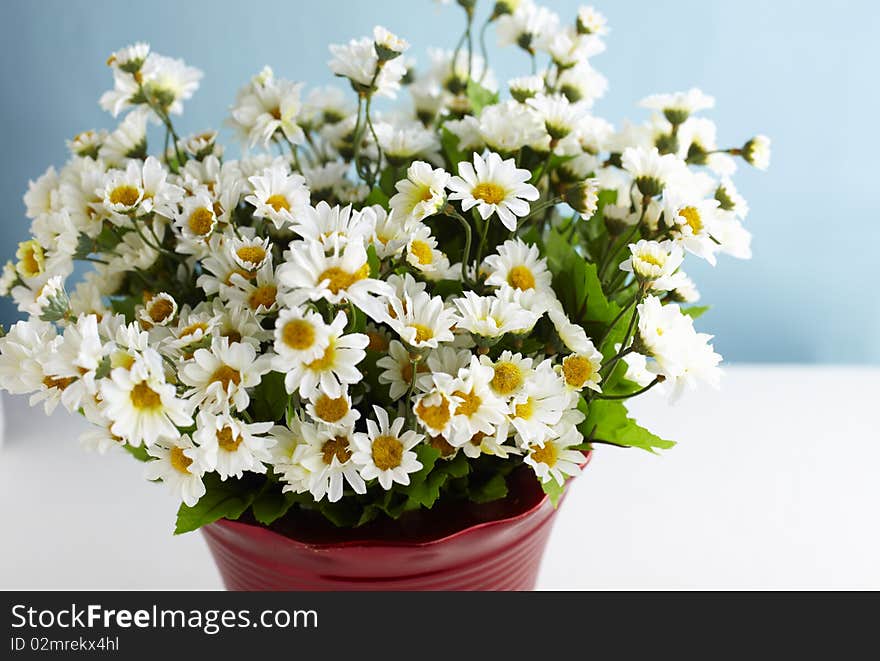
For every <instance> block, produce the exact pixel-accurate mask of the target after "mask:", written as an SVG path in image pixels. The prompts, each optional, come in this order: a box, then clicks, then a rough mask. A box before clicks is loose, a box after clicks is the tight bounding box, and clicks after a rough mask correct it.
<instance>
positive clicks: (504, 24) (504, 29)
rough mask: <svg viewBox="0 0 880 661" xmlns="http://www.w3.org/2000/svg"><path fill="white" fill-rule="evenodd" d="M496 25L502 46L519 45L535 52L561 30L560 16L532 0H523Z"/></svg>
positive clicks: (498, 20)
mask: <svg viewBox="0 0 880 661" xmlns="http://www.w3.org/2000/svg"><path fill="white" fill-rule="evenodd" d="M496 25H497V27H496V31H497V33H498V44H499V45H500V46H519V47H520V48H522V49H523V50H524V51H527V52H529V53H534V52H535V51H536V50H541V49H543V48H544V47H545V46H546V44H547V42H548V41H549V40H550V38H551V37H552V36H553V35H554V34H556V33H557V32H558V31H559V16H558V15H557V14H556V13H555V12H552V11H550V10H549V9H547V8H546V7H541V6H538V5H536V4H535V3H534V2H532V0H521V2H519V3H518V5H517V6H516V8H515V9H514V10H513V11H512V12H510V13H507V14H504V15H503V16H501V17H500V18H498V19H497V24H496Z"/></svg>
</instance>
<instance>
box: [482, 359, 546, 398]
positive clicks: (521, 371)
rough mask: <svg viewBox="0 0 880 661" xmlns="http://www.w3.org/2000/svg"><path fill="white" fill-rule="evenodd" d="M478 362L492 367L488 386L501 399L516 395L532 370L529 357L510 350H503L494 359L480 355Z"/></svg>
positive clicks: (531, 361)
mask: <svg viewBox="0 0 880 661" xmlns="http://www.w3.org/2000/svg"><path fill="white" fill-rule="evenodd" d="M480 363H481V364H482V365H486V366H488V367H491V368H492V372H493V375H492V380H491V381H489V387H490V388H491V389H492V392H494V393H495V394H496V395H498V396H499V397H501V398H503V399H510V398H512V397H515V396H516V395H518V394H519V392H520V391H521V390H522V389H523V386H524V385H525V384H526V381H528V380H529V378H530V377H531V375H532V373H533V371H534V370H533V368H532V363H533V360H532V359H531V358H528V357H525V356H523V355H522V354H519V353H513V352H511V351H503V352H502V353H501V355H500V356H498V358H497V359H496V360H494V361H493V360H492V359H491V358H489V356H480Z"/></svg>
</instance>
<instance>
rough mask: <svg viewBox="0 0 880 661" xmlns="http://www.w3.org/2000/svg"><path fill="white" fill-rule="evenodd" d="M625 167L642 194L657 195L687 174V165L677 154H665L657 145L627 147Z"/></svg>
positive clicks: (624, 153)
mask: <svg viewBox="0 0 880 661" xmlns="http://www.w3.org/2000/svg"><path fill="white" fill-rule="evenodd" d="M621 161H622V164H623V169H624V170H626V171H627V172H629V173H630V174H631V175H632V177H633V179H634V180H635V184H636V186H637V187H638V189H639V192H641V194H642V195H644V196H646V197H656V196H657V195H660V193H662V192H663V189H664V188H666V186H667V185H669V184H674V183H676V182H677V181H678V180H680V179H681V177H682V176H685V175H686V173H687V166H686V165H685V164H684V161H682V160H681V159H680V158H679V157H678V156H676V155H675V154H663V155H662V156H661V155H660V152H659V151H658V150H657V148H656V147H651V148H650V149H647V148H645V147H627V148H626V149H625V150H624V152H623V156H622V158H621Z"/></svg>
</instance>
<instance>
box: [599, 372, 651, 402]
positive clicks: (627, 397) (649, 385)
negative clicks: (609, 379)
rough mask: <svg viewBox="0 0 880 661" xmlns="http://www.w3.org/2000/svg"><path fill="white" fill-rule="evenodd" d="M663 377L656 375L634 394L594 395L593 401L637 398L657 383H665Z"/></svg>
mask: <svg viewBox="0 0 880 661" xmlns="http://www.w3.org/2000/svg"><path fill="white" fill-rule="evenodd" d="M665 380H666V379H665V377H664V376H663V375H662V374H658V375H657V377H656V378H655V379H654V380H653V381H651V383H649V384H648V385H646V386H645V387H644V388H640V389H639V390H636V391H635V392H631V393H629V394H628V395H606V394H604V393H596V394H595V395H593V399H629V398H630V397H638V396H639V395H643V394H645V393H646V392H648V391H649V390H650V389H651V388H653V387H654V386H656V385H657V384H658V383H663V382H664V381H665Z"/></svg>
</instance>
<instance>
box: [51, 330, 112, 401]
mask: <svg viewBox="0 0 880 661" xmlns="http://www.w3.org/2000/svg"><path fill="white" fill-rule="evenodd" d="M53 348H54V350H53V351H51V352H50V353H49V354H48V355H46V356H45V357H44V358H43V359H42V361H41V362H42V366H43V371H44V373H45V374H46V376H47V377H48V378H50V379H51V380H53V381H55V382H58V383H62V382H64V381H69V383H68V385H67V386H65V387H64V388H63V392H62V394H61V402H62V404H64V407H65V408H66V409H67V410H68V411H76V410H77V409H79V408H80V407H81V406H82V403H83V401H84V400H86V399H91V398H93V397H94V395H95V393H96V392H97V384H96V371H97V370H98V367H99V365H100V364H101V362H102V361H103V359H104V354H105V347H104V342H103V341H102V340H101V338H100V336H99V334H98V318H97V317H95V316H94V315H85V316H82V317H80V318H79V319H77V320H76V323H72V324H68V325H67V327H66V328H65V329H64V334H63V335H62V336H61V341H59V342H56V343H55V345H54V347H53Z"/></svg>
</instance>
